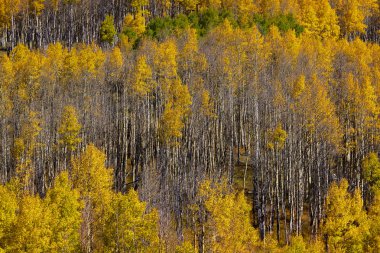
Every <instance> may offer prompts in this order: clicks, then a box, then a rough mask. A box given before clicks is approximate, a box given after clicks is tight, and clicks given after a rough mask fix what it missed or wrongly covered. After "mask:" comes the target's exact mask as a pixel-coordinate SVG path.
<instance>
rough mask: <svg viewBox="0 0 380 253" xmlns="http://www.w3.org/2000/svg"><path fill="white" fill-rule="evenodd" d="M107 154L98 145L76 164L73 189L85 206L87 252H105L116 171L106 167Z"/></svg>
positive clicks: (83, 228) (84, 239) (89, 146)
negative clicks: (113, 172) (113, 180)
mask: <svg viewBox="0 0 380 253" xmlns="http://www.w3.org/2000/svg"><path fill="white" fill-rule="evenodd" d="M105 160H106V157H105V154H104V153H102V152H101V151H100V150H99V149H97V148H96V147H95V146H94V145H92V144H90V145H88V146H87V148H86V150H85V151H84V153H83V154H82V155H81V156H80V157H79V158H76V159H73V161H72V179H73V185H74V187H75V188H77V189H78V190H79V192H80V195H81V200H83V202H84V209H83V215H82V218H83V222H82V227H81V230H83V231H84V233H82V238H81V241H82V246H83V247H84V248H83V250H86V251H87V250H94V251H101V249H102V248H103V247H104V242H103V238H104V236H105V235H104V227H105V225H106V222H107V219H108V217H109V215H110V213H111V201H112V194H113V193H112V170H110V169H107V168H106V167H105Z"/></svg>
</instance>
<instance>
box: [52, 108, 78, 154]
mask: <svg viewBox="0 0 380 253" xmlns="http://www.w3.org/2000/svg"><path fill="white" fill-rule="evenodd" d="M81 128H82V126H81V124H80V123H79V122H78V116H77V112H76V110H75V108H74V107H73V106H65V108H64V109H63V113H62V117H61V123H60V126H59V128H58V133H59V140H58V143H59V144H61V145H63V146H64V147H66V148H67V149H69V150H70V151H74V150H75V149H76V148H77V145H78V144H79V143H80V142H81V141H82V139H81V138H79V137H78V135H79V133H80V130H81Z"/></svg>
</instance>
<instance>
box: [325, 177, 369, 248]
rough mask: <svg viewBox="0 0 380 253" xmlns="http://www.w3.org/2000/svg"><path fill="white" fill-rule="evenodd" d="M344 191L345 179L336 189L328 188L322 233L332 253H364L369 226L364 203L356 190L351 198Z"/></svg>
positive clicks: (345, 190)
mask: <svg viewBox="0 0 380 253" xmlns="http://www.w3.org/2000/svg"><path fill="white" fill-rule="evenodd" d="M347 189H348V182H347V180H345V179H344V180H342V181H341V182H340V184H339V185H338V184H336V183H333V184H332V185H331V187H330V189H329V192H328V195H327V199H326V220H325V223H324V225H323V233H324V234H325V235H326V236H327V244H328V247H329V251H331V252H364V244H365V238H366V237H367V236H368V233H369V224H368V220H367V215H366V213H365V212H364V210H363V200H362V198H361V193H360V191H359V190H356V191H355V193H354V194H353V195H351V194H350V193H348V192H347Z"/></svg>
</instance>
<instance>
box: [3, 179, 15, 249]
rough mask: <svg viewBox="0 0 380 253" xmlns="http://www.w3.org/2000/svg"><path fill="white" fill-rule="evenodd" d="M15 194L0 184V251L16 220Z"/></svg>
mask: <svg viewBox="0 0 380 253" xmlns="http://www.w3.org/2000/svg"><path fill="white" fill-rule="evenodd" d="M17 208H18V206H17V199H16V195H15V194H14V193H13V192H12V191H10V190H9V189H8V188H7V187H6V186H3V185H0V251H1V248H4V247H5V245H4V240H5V237H6V235H8V233H9V231H10V229H11V226H12V225H13V223H14V221H15V220H16V210H17Z"/></svg>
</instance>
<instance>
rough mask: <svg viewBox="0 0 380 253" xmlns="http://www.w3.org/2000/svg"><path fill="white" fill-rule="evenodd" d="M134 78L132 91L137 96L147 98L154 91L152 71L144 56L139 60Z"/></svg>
mask: <svg viewBox="0 0 380 253" xmlns="http://www.w3.org/2000/svg"><path fill="white" fill-rule="evenodd" d="M133 77H134V78H133V84H132V89H133V91H134V92H135V93H136V94H137V95H139V96H146V95H147V94H149V93H150V92H151V91H152V90H153V88H154V82H153V80H152V70H151V68H150V66H149V65H148V64H147V62H146V57H145V56H144V55H142V56H139V57H138V58H137V60H136V65H135V69H134V71H133Z"/></svg>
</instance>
